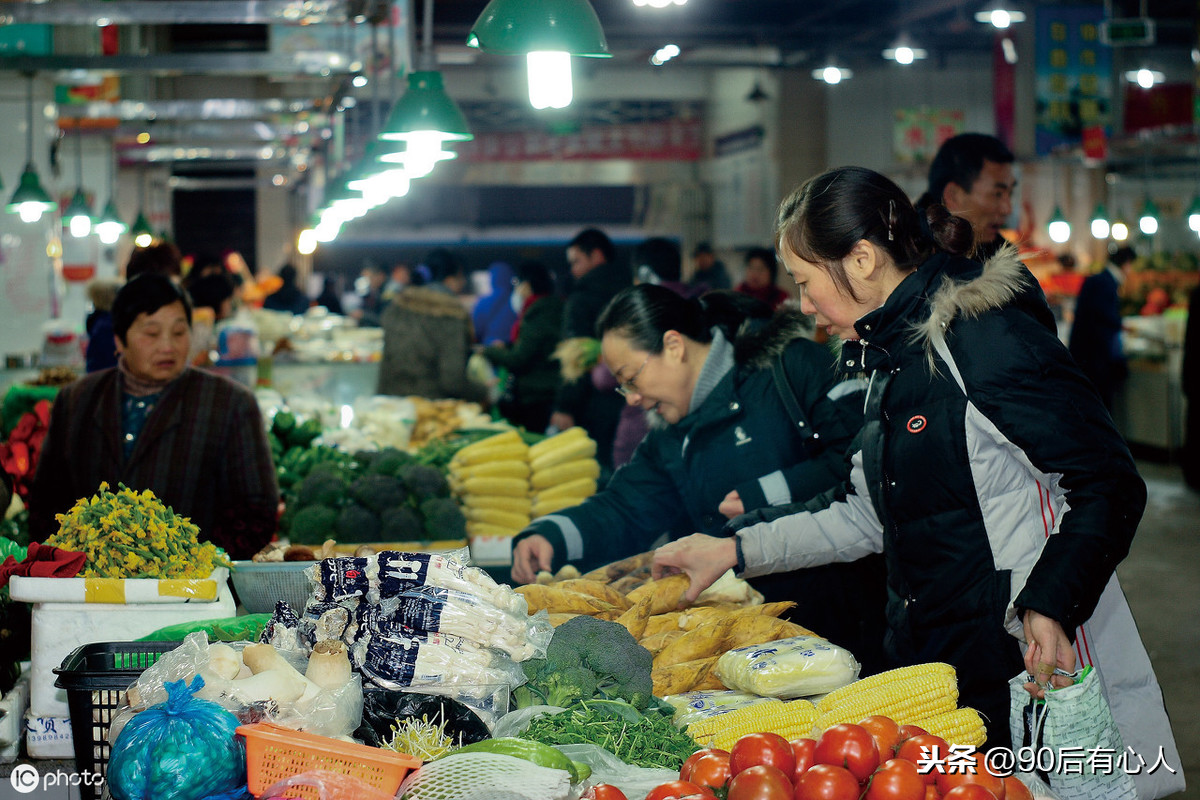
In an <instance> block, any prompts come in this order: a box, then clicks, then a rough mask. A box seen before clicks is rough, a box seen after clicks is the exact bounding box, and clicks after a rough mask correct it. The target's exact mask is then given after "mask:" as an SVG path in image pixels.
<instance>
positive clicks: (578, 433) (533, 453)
mask: <svg viewBox="0 0 1200 800" xmlns="http://www.w3.org/2000/svg"><path fill="white" fill-rule="evenodd" d="M586 438H587V431H585V430H584V429H583V428H581V427H579V426H578V425H576V426H575V427H574V428H567V429H566V430H565V431H563V432H562V433H557V434H555V435H554V436H551V437H550V438H549V439H542V440H541V441H540V442H538V443H537V444H535V445H532V446H531V447H530V448H529V457H530V458H531V459H534V458H538V457H540V456H542V455H544V454H546V453H549V452H550V451H551V450H553V449H555V448H556V447H562V446H563V445H564V444H566V443H568V442H574V441H576V440H578V439H586Z"/></svg>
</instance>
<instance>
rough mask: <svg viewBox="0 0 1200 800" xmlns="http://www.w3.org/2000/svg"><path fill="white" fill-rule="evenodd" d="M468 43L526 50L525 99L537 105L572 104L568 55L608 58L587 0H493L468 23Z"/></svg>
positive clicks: (506, 50) (512, 51) (498, 50)
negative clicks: (527, 93) (471, 22)
mask: <svg viewBox="0 0 1200 800" xmlns="http://www.w3.org/2000/svg"><path fill="white" fill-rule="evenodd" d="M467 46H468V47H476V48H479V49H480V50H482V51H484V52H485V53H498V54H501V55H520V54H522V53H524V54H526V71H527V75H528V82H529V103H530V105H532V106H533V107H534V108H536V109H539V110H540V109H543V108H566V107H567V106H568V105H570V103H571V98H572V94H573V90H572V83H571V56H573V55H574V56H583V57H585V58H609V57H611V54H610V53H609V52H608V43H607V42H606V41H605V40H604V30H603V29H602V28H601V27H600V18H599V17H597V16H596V11H595V9H593V8H592V6H591V4H590V3H589V2H588V1H587V0H535V1H534V2H531V0H491V2H490V3H488V4H487V7H485V8H484V9H483V13H481V14H480V15H479V19H477V20H476V21H475V24H474V25H473V26H471V32H470V33H469V34H468V35H467Z"/></svg>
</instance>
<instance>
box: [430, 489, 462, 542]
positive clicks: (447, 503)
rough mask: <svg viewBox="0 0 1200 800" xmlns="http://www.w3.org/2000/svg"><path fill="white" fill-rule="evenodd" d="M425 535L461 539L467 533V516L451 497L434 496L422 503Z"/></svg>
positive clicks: (432, 537)
mask: <svg viewBox="0 0 1200 800" xmlns="http://www.w3.org/2000/svg"><path fill="white" fill-rule="evenodd" d="M421 517H422V518H423V519H424V520H425V535H426V536H427V537H429V538H430V539H436V540H441V539H461V538H463V537H464V536H466V535H467V518H466V517H464V516H463V513H462V509H460V508H459V507H458V503H456V502H454V500H453V499H452V498H449V497H434V498H432V499H430V500H426V501H425V502H423V503H421Z"/></svg>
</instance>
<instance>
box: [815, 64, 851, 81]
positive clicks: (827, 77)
mask: <svg viewBox="0 0 1200 800" xmlns="http://www.w3.org/2000/svg"><path fill="white" fill-rule="evenodd" d="M812 76H813V78H815V79H816V80H819V81H825V82H826V83H828V84H829V85H830V86H836V85H837V84H839V83H841V82H842V81H845V80H849V79H850V78H853V77H854V73H853V72H851V71H850V70H848V69H844V68H842V67H837V66H834V65H832V64H831V65H829V66H827V67H819V68H817V69H814V70H813V71H812Z"/></svg>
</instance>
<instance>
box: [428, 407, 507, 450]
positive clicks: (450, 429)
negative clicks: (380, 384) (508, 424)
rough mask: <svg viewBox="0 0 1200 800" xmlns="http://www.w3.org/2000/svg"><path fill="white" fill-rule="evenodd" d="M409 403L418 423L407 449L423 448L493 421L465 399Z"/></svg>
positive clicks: (479, 408) (485, 425)
mask: <svg viewBox="0 0 1200 800" xmlns="http://www.w3.org/2000/svg"><path fill="white" fill-rule="evenodd" d="M409 400H411V401H412V402H413V403H414V404H415V405H416V407H417V420H416V423H415V424H414V425H413V429H412V435H411V436H410V438H409V441H408V446H409V448H410V449H418V448H421V447H424V446H425V445H426V444H428V443H429V442H431V441H435V440H437V439H444V438H445V437H447V436H449V435H450V434H452V433H454V432H456V431H459V430H464V429H474V428H483V427H487V426H488V425H490V424H492V418H491V417H489V416H488V415H487V414H485V413H483V409H482V408H481V407H480V405H479V404H478V403H472V402H469V401H467V400H427V399H425V398H424V397H410V398H409Z"/></svg>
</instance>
